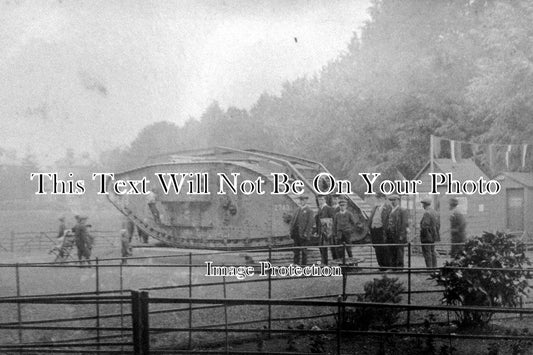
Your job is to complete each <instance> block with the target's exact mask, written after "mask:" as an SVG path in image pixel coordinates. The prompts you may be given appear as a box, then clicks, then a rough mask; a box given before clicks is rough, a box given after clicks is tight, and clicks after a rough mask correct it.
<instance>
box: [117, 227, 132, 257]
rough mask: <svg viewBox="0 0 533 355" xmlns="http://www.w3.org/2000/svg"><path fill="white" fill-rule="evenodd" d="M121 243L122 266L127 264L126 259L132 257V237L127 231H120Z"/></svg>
mask: <svg viewBox="0 0 533 355" xmlns="http://www.w3.org/2000/svg"><path fill="white" fill-rule="evenodd" d="M120 242H121V246H122V250H121V251H122V264H127V261H126V259H125V258H127V257H130V256H132V254H133V253H132V251H131V235H130V233H129V232H128V230H127V229H121V230H120Z"/></svg>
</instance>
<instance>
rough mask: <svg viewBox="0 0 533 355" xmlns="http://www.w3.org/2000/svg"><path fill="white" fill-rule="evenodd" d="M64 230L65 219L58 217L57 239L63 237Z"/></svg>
mask: <svg viewBox="0 0 533 355" xmlns="http://www.w3.org/2000/svg"><path fill="white" fill-rule="evenodd" d="M66 229H67V227H66V225H65V217H63V216H61V217H59V230H58V232H57V238H61V237H63V236H64V234H65V230H66Z"/></svg>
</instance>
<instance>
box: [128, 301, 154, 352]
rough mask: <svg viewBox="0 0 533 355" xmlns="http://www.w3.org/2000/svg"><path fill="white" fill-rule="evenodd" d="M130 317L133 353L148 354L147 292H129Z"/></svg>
mask: <svg viewBox="0 0 533 355" xmlns="http://www.w3.org/2000/svg"><path fill="white" fill-rule="evenodd" d="M131 317H132V320H131V321H132V322H131V323H132V326H133V327H132V328H133V353H134V354H135V355H149V354H150V325H149V322H148V321H149V319H148V292H147V291H140V292H139V291H131Z"/></svg>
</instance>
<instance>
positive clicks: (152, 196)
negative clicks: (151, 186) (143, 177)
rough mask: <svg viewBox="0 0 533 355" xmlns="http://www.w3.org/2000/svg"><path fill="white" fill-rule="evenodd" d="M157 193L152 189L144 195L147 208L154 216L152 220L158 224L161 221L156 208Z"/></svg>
mask: <svg viewBox="0 0 533 355" xmlns="http://www.w3.org/2000/svg"><path fill="white" fill-rule="evenodd" d="M157 198H158V196H157V193H155V192H154V191H149V192H148V194H147V195H146V200H147V203H148V209H149V210H150V212H151V213H152V216H153V217H154V222H155V223H157V224H159V223H161V215H160V213H159V210H158V209H157Z"/></svg>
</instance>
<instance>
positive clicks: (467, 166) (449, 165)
mask: <svg viewBox="0 0 533 355" xmlns="http://www.w3.org/2000/svg"><path fill="white" fill-rule="evenodd" d="M433 162H434V163H435V172H442V173H452V174H453V178H454V179H457V180H459V181H464V180H472V179H474V178H480V177H484V178H488V177H487V175H486V174H485V173H484V172H483V171H482V170H481V169H480V168H479V167H478V166H477V164H476V163H475V162H474V161H473V160H471V159H461V160H458V161H457V162H455V163H454V162H453V161H452V160H451V159H434V160H433ZM430 163H431V161H428V162H427V163H426V165H424V167H423V168H422V170H420V171H419V172H418V174H416V177H415V179H419V178H420V175H422V174H424V172H426V171H427V170H429V164H430Z"/></svg>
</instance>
